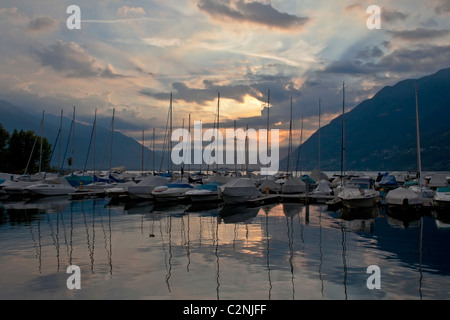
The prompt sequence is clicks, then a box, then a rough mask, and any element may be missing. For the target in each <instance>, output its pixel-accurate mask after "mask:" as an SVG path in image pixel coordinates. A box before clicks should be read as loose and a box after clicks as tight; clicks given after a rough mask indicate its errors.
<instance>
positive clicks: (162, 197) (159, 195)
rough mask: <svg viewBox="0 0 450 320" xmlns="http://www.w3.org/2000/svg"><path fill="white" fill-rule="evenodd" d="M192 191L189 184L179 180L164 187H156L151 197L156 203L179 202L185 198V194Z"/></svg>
mask: <svg viewBox="0 0 450 320" xmlns="http://www.w3.org/2000/svg"><path fill="white" fill-rule="evenodd" d="M192 189H194V187H193V186H192V185H190V184H189V183H184V182H182V181H181V180H177V181H174V182H172V183H168V184H166V185H165V186H160V187H156V188H154V189H153V191H152V195H153V197H154V198H155V200H156V201H179V200H185V199H186V198H187V195H186V192H188V191H189V190H192Z"/></svg>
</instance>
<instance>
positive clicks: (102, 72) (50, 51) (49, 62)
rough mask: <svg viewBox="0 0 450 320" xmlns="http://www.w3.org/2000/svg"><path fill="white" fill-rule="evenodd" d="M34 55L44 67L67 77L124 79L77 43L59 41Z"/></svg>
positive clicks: (36, 50)
mask: <svg viewBox="0 0 450 320" xmlns="http://www.w3.org/2000/svg"><path fill="white" fill-rule="evenodd" d="M34 53H35V55H36V56H37V58H38V59H39V61H40V62H41V64H42V66H49V67H51V68H52V69H53V70H55V71H58V72H66V73H67V74H66V75H67V77H75V78H84V77H103V78H117V77H123V76H122V75H119V74H115V73H114V72H113V69H112V66H111V65H107V66H106V67H101V66H100V65H99V64H98V63H97V61H96V60H95V59H94V58H93V57H92V56H90V55H88V54H87V53H85V52H84V50H83V49H82V48H81V47H80V46H79V45H78V44H76V43H75V42H63V41H61V40H57V41H56V42H55V43H54V44H53V45H50V46H48V47H45V48H43V49H40V50H39V49H35V50H34Z"/></svg>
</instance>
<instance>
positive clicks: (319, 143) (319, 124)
mask: <svg viewBox="0 0 450 320" xmlns="http://www.w3.org/2000/svg"><path fill="white" fill-rule="evenodd" d="M319 171H320V99H319Z"/></svg>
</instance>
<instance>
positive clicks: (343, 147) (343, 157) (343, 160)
mask: <svg viewBox="0 0 450 320" xmlns="http://www.w3.org/2000/svg"><path fill="white" fill-rule="evenodd" d="M344 163H345V83H344V82H343V83H342V141H341V184H342V183H343V181H344V180H343V179H344V174H345V164H344Z"/></svg>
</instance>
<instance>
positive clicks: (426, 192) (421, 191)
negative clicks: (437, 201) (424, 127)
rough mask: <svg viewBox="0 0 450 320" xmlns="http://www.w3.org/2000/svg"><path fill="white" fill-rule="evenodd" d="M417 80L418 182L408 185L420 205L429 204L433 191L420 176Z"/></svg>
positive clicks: (416, 94)
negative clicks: (419, 200) (415, 194)
mask: <svg viewBox="0 0 450 320" xmlns="http://www.w3.org/2000/svg"><path fill="white" fill-rule="evenodd" d="M417 91H418V90H417V82H416V85H415V96H416V135H417V138H416V139H417V166H418V170H419V172H418V173H419V174H418V178H417V180H418V184H417V185H412V186H411V187H409V189H411V190H412V191H414V192H415V193H417V195H418V196H419V197H420V199H421V202H422V205H431V201H432V198H433V196H434V192H433V191H432V190H431V189H430V188H428V187H427V186H426V185H424V183H423V181H424V179H423V177H422V160H421V154H420V127H419V100H418V93H417Z"/></svg>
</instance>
